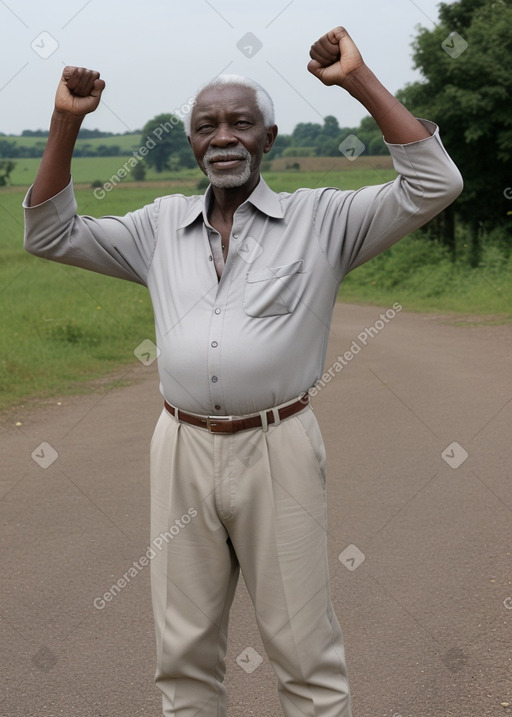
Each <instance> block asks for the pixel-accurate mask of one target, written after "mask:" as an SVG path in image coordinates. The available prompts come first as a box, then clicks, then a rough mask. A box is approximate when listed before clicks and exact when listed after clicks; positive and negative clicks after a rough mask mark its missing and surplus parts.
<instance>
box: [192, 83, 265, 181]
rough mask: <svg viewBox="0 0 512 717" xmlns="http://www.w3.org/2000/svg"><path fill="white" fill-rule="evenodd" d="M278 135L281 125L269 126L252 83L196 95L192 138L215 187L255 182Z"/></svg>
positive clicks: (193, 144)
mask: <svg viewBox="0 0 512 717" xmlns="http://www.w3.org/2000/svg"><path fill="white" fill-rule="evenodd" d="M276 135H277V127H272V128H266V127H265V125H264V122H263V116H262V114H261V110H260V109H259V107H258V105H257V103H256V94H255V92H254V90H253V89H252V88H250V87H240V86H238V85H224V86H221V87H210V88H208V89H206V90H204V91H203V92H201V94H200V95H199V96H198V97H197V99H196V104H195V105H194V108H193V110H192V117H191V126H190V138H189V142H190V146H191V147H192V151H193V152H194V156H195V158H196V161H197V163H198V164H199V166H200V168H201V169H202V170H203V172H204V173H205V174H206V175H207V177H208V179H209V180H210V183H211V184H212V185H213V186H214V187H224V188H232V187H242V186H244V185H251V184H254V185H255V183H256V178H257V177H259V171H260V164H261V158H262V156H263V154H264V153H265V152H268V151H270V149H271V148H272V145H273V143H274V139H275V137H276Z"/></svg>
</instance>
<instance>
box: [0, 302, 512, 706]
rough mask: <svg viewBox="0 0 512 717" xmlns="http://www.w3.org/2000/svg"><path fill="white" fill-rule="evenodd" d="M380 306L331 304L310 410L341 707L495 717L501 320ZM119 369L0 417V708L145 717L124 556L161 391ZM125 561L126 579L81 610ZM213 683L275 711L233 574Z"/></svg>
mask: <svg viewBox="0 0 512 717" xmlns="http://www.w3.org/2000/svg"><path fill="white" fill-rule="evenodd" d="M386 309H389V307H384V309H382V308H381V309H379V308H376V307H358V306H338V307H337V308H336V312H335V317H334V321H333V327H332V333H331V341H330V347H329V353H328V358H327V368H329V367H331V374H330V375H328V378H329V380H328V381H327V380H326V381H325V385H324V387H323V388H322V390H320V391H319V393H318V395H317V396H316V398H315V399H314V403H313V405H314V409H315V412H316V414H317V416H318V419H319V421H320V424H321V426H322V430H323V434H324V438H325V442H326V446H327V453H328V474H329V478H328V496H329V546H330V559H331V571H332V594H333V600H334V604H335V608H336V612H337V614H338V617H339V620H340V623H341V625H342V628H343V631H344V635H345V643H346V649H347V660H348V666H349V673H350V677H351V683H352V692H353V706H354V717H370V716H371V717H399V716H400V717H430V716H434V715H435V716H436V717H441V716H442V717H449V716H450V717H451V716H456V717H487V716H489V717H491V716H492V717H495V716H496V715H506V714H509V713H512V706H511V705H512V670H511V667H512V653H511V650H510V645H511V637H512V631H511V625H512V561H511V552H512V489H511V480H510V477H511V476H510V474H511V425H512V372H511V359H510V356H511V353H512V326H510V325H508V326H474V325H471V323H463V325H455V324H454V323H453V322H450V321H448V320H447V319H446V318H443V317H440V316H432V315H422V314H407V313H405V312H403V311H400V312H398V313H396V315H395V316H394V317H392V318H390V317H391V314H392V312H390V313H389V314H388V315H386V314H385V311H386ZM382 313H384V315H385V318H384V319H382V318H380V314H382ZM386 319H387V320H386ZM337 357H341V359H342V360H341V359H338V358H337ZM336 362H337V363H336ZM118 378H119V379H120V381H121V382H122V383H125V382H126V381H130V382H131V385H129V386H125V387H122V388H119V389H115V390H111V391H104V390H101V388H100V389H99V391H97V392H93V393H90V394H88V395H86V396H81V397H72V398H69V397H65V398H59V397H55V399H53V400H52V401H48V402H46V403H45V404H44V405H42V406H39V407H34V406H30V407H28V406H27V407H19V408H18V409H17V410H16V411H15V412H13V413H11V414H10V415H9V416H6V417H5V418H4V419H3V421H2V422H1V425H0V429H1V432H0V461H1V467H2V473H1V482H0V522H1V526H2V542H1V565H2V568H1V606H0V630H1V635H2V642H1V659H2V694H1V701H0V715H1V716H2V717H58V716H59V717H60V716H64V717H136V716H138V715H151V717H158V716H159V715H160V696H159V693H158V691H157V689H156V688H155V687H154V685H153V673H154V634H153V623H152V616H151V606H150V593H149V567H148V566H143V565H141V564H140V562H138V561H139V559H140V558H141V556H143V555H144V553H145V552H146V550H147V547H148V543H149V539H150V537H149V512H148V510H149V491H148V445H149V441H150V437H151V433H152V430H153V426H154V424H155V422H156V419H157V416H158V414H159V413H160V410H161V400H160V396H159V393H158V387H157V377H156V370H155V366H154V365H152V366H150V367H145V366H142V364H139V363H136V364H134V365H133V366H132V367H130V368H128V369H126V371H123V372H121V373H120V374H119V375H118ZM326 378H327V377H326ZM16 423H18V424H21V425H16ZM134 561H137V562H138V564H139V565H140V570H136V571H135V572H136V576H135V577H133V578H132V579H131V581H130V582H129V583H127V584H126V585H125V586H124V587H123V589H122V590H120V592H119V594H118V595H117V596H116V597H115V598H114V599H112V600H111V601H109V602H105V603H102V602H101V601H100V602H98V601H96V605H97V607H95V600H96V598H101V596H102V595H104V594H105V592H107V591H109V589H110V588H111V586H112V585H113V583H115V582H116V581H117V580H118V579H119V578H120V577H121V576H122V575H123V573H125V572H126V571H127V569H128V568H129V567H130V566H132V565H133V563H134ZM101 605H103V607H101V609H100V606H101ZM249 648H251V649H252V650H254V651H256V652H257V653H258V654H259V655H261V657H262V658H263V661H262V663H261V664H260V665H259V666H258V667H257V668H256V669H254V671H252V672H247V671H246V670H245V669H243V667H241V666H240V664H239V662H240V663H241V664H244V662H245V663H248V662H251V660H252V662H251V665H252V666H254V665H255V664H256V662H255V661H254V660H253V657H254V652H248V649H249ZM250 655H252V656H253V657H251V659H250V660H249V656H250ZM237 658H239V662H237ZM227 685H228V694H229V715H230V717H248V716H250V715H256V716H257V717H278V715H280V714H281V710H280V707H279V702H278V698H277V692H276V685H275V678H274V676H273V673H272V670H271V668H270V666H269V663H268V661H267V659H266V657H265V654H264V650H263V647H262V645H261V642H260V639H259V636H258V633H257V630H256V626H255V621H254V617H253V613H252V608H251V605H250V601H249V599H248V597H247V593H246V592H245V589H244V586H243V583H241V584H240V586H239V589H238V593H237V596H236V600H235V604H234V606H233V610H232V618H231V626H230V635H229V653H228V677H227Z"/></svg>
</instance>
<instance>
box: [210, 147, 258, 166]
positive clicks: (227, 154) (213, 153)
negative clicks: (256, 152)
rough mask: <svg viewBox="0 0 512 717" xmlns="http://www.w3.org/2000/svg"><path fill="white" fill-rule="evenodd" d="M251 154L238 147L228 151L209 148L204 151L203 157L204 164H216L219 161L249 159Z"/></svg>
mask: <svg viewBox="0 0 512 717" xmlns="http://www.w3.org/2000/svg"><path fill="white" fill-rule="evenodd" d="M250 158H251V154H250V152H249V151H248V150H246V149H245V147H239V148H238V149H229V148H227V147H226V148H224V149H222V148H219V149H213V148H211V147H210V148H209V149H207V150H206V153H205V155H204V157H203V161H204V162H218V161H219V160H221V161H222V160H229V159H250Z"/></svg>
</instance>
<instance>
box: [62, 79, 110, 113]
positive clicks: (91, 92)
mask: <svg viewBox="0 0 512 717" xmlns="http://www.w3.org/2000/svg"><path fill="white" fill-rule="evenodd" d="M104 89H105V82H104V81H103V80H100V73H99V72H95V71H94V70H87V69H86V68H85V67H65V68H64V72H63V73H62V77H61V80H60V82H59V86H58V88H57V94H56V96H55V110H56V111H57V112H68V113H70V114H72V115H76V116H77V117H83V116H85V115H86V114H88V113H89V112H94V110H95V109H96V107H97V106H98V105H99V102H100V98H101V93H102V92H103V90H104Z"/></svg>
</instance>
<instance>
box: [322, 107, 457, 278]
mask: <svg viewBox="0 0 512 717" xmlns="http://www.w3.org/2000/svg"><path fill="white" fill-rule="evenodd" d="M421 121H422V124H423V125H424V126H425V127H426V128H427V129H428V130H429V131H430V132H431V133H432V134H431V136H430V137H428V138H427V139H422V140H419V141H417V142H411V143H410V144H403V145H396V144H388V147H389V150H390V153H391V156H392V158H393V166H394V168H395V170H396V171H397V173H398V176H397V178H396V179H394V180H393V181H391V182H387V183H385V184H380V185H375V186H368V187H363V188H361V189H359V190H357V191H353V192H347V191H342V190H336V189H333V188H327V189H325V190H322V191H321V192H320V194H319V197H318V201H317V206H316V208H315V215H314V220H315V229H316V232H317V236H318V239H319V241H320V243H321V245H322V248H323V250H324V251H325V252H326V254H327V257H328V260H329V263H330V264H331V266H332V267H333V270H334V271H335V273H336V274H339V278H340V279H341V278H342V277H343V276H344V275H345V274H347V273H348V272H349V271H351V270H352V269H354V268H356V267H357V266H360V265H361V264H363V263H364V262H366V261H368V260H369V259H371V258H373V257H374V256H376V255H377V254H380V253H381V252H382V251H384V250H385V249H387V248H388V247H390V246H391V245H392V244H394V243H395V242H397V241H398V240H399V239H401V238H402V237H404V236H405V235H407V234H409V233H410V232H412V231H414V230H415V229H418V228H419V227H421V226H422V225H423V224H425V223H426V222H428V221H429V220H430V219H433V217H435V216H436V215H437V214H439V213H440V212H441V211H442V210H443V209H445V208H446V207H447V206H449V205H450V204H451V203H452V202H453V201H454V200H455V199H456V198H457V197H458V196H459V194H460V193H461V191H462V186H463V183H462V177H461V174H460V172H459V170H458V169H457V167H456V165H455V164H454V162H453V160H452V159H451V158H450V156H449V155H448V153H447V151H446V149H445V148H444V146H443V143H442V142H441V138H440V136H439V129H438V127H437V126H436V125H435V124H433V123H432V122H428V121H427V120H421Z"/></svg>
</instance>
